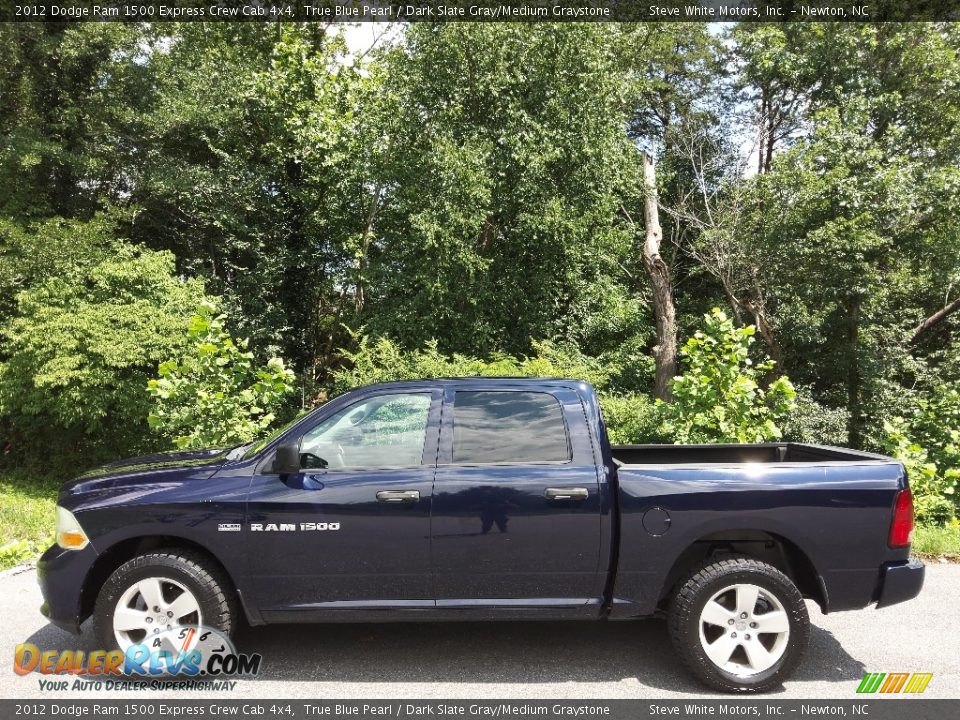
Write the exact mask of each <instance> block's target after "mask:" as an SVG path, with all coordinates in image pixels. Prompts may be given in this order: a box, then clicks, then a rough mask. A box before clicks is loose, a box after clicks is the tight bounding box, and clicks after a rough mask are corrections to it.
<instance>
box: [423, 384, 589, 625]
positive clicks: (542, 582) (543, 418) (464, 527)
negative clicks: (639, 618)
mask: <svg viewBox="0 0 960 720" xmlns="http://www.w3.org/2000/svg"><path fill="white" fill-rule="evenodd" d="M600 509H601V503H600V494H599V479H598V473H597V467H596V465H595V460H594V452H593V446H592V441H591V439H590V435H589V433H588V432H587V426H586V418H585V415H584V409H583V406H582V403H581V400H580V397H579V395H578V393H577V392H576V390H575V389H573V388H562V387H558V386H556V385H543V386H540V385H531V384H528V383H525V384H524V385H523V386H517V387H515V388H509V387H508V388H505V387H504V386H503V384H502V382H501V383H500V384H497V383H491V384H490V385H489V386H484V385H483V384H478V383H469V384H452V385H449V386H448V387H447V389H446V390H445V396H444V406H443V421H442V426H441V437H440V454H439V463H438V467H437V472H436V477H435V481H434V491H433V510H432V532H431V536H432V555H433V567H434V578H435V585H436V588H437V605H438V608H444V607H463V608H469V607H484V606H500V607H514V608H517V607H521V608H523V607H529V608H538V609H551V608H570V607H579V606H583V605H587V604H588V603H592V602H597V601H598V598H599V595H600V594H601V584H602V580H601V577H600V545H601V522H600Z"/></svg>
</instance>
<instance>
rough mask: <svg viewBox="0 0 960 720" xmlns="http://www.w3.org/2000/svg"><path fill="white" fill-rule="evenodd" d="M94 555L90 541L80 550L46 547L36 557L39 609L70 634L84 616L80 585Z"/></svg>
mask: <svg viewBox="0 0 960 720" xmlns="http://www.w3.org/2000/svg"><path fill="white" fill-rule="evenodd" d="M96 559H97V552H96V551H95V550H94V549H93V546H92V545H89V544H88V545H87V546H86V547H85V548H84V549H83V550H64V549H63V548H61V547H60V546H59V545H53V546H52V547H50V548H49V549H48V550H47V551H46V552H45V553H44V554H43V555H42V556H40V559H39V560H38V561H37V581H38V582H39V583H40V592H41V594H42V595H43V605H41V606H40V612H41V613H42V614H43V616H44V617H46V618H47V619H48V620H49V621H50V622H51V623H53V624H54V625H56V626H57V627H59V628H63V629H64V630H68V631H69V632H72V633H74V634H77V633H79V632H80V623H82V622H83V621H84V620H86V619H87V618H86V615H87V614H89V613H84V611H83V608H84V602H83V586H84V584H85V583H84V581H85V580H86V577H87V573H88V572H89V571H90V568H91V567H92V566H93V563H94V561H95V560H96Z"/></svg>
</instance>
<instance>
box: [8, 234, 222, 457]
mask: <svg viewBox="0 0 960 720" xmlns="http://www.w3.org/2000/svg"><path fill="white" fill-rule="evenodd" d="M88 244H89V247H90V251H89V252H85V251H83V249H82V248H84V247H87V244H78V246H77V247H76V248H75V250H76V254H75V255H73V256H70V257H67V258H59V259H58V262H59V263H60V264H61V265H62V267H61V268H60V271H59V272H57V273H56V274H52V275H45V276H42V277H37V278H33V279H31V284H30V285H28V286H27V287H26V289H24V290H22V291H20V292H19V293H18V294H17V295H16V297H15V308H14V314H13V316H12V317H10V318H8V319H7V321H6V322H5V323H4V325H3V327H2V328H0V340H2V346H3V356H2V359H0V419H2V423H3V424H4V425H5V426H6V427H5V435H6V441H7V447H6V448H5V450H6V452H7V453H8V454H9V455H11V456H13V457H15V458H18V459H21V460H22V459H27V460H29V459H31V458H34V459H41V458H42V461H43V463H44V464H45V465H46V466H47V467H48V469H49V464H50V462H51V461H53V460H54V459H56V458H60V457H63V458H65V460H64V462H65V463H67V464H68V465H69V467H70V468H71V469H73V470H76V467H77V465H78V464H83V463H84V462H89V461H92V460H95V459H101V458H103V457H111V456H113V457H115V456H116V455H117V454H119V453H124V452H130V451H132V450H135V449H140V448H141V447H143V442H144V441H143V438H144V435H145V433H144V432H143V430H144V420H145V418H146V414H147V408H148V401H147V398H146V397H145V396H144V393H143V386H144V385H145V384H146V382H147V379H148V378H149V377H150V375H151V374H152V372H153V369H154V368H156V365H157V363H158V362H159V361H160V360H162V359H163V358H165V357H169V355H170V354H171V352H175V351H176V349H177V348H178V347H179V346H180V345H182V343H183V340H184V333H183V325H184V324H185V322H186V321H187V318H189V317H190V313H191V312H193V310H194V309H195V308H196V307H197V304H198V303H199V302H200V301H201V300H202V299H203V285H202V283H200V281H196V280H188V281H183V280H180V279H178V278H177V276H176V275H175V272H174V258H173V255H172V254H170V253H167V252H154V251H151V250H146V249H143V248H139V247H133V246H131V245H129V244H126V243H123V242H119V241H116V240H111V239H109V238H105V237H103V236H102V235H98V237H97V240H96V242H93V241H92V240H91V241H90V243H88ZM105 247H109V252H106V251H105V250H104V248H105Z"/></svg>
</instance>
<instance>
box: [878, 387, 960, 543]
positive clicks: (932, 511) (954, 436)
mask: <svg viewBox="0 0 960 720" xmlns="http://www.w3.org/2000/svg"><path fill="white" fill-rule="evenodd" d="M884 431H885V432H886V443H885V449H886V450H887V452H889V453H890V454H891V455H893V456H894V457H895V458H897V459H898V460H900V461H901V462H902V463H903V464H904V466H905V467H906V469H907V474H908V476H909V478H910V487H911V488H912V490H913V494H914V498H915V507H916V513H917V519H918V520H919V521H921V522H926V523H936V524H942V523H945V522H947V521H949V520H951V519H953V518H955V517H956V516H957V509H958V504H960V497H958V495H960V494H958V492H957V486H958V484H960V387H958V386H957V384H955V383H954V384H941V385H939V386H936V387H934V388H932V389H931V390H930V392H928V393H925V394H924V395H923V396H922V397H920V398H919V400H917V402H916V404H915V405H914V406H913V407H912V408H908V409H907V412H906V413H905V414H904V416H902V417H895V418H893V419H891V420H890V421H888V422H886V423H884Z"/></svg>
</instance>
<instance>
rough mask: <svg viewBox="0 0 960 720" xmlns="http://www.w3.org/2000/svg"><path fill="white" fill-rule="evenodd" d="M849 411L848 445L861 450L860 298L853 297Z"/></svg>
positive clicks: (850, 305)
mask: <svg viewBox="0 0 960 720" xmlns="http://www.w3.org/2000/svg"><path fill="white" fill-rule="evenodd" d="M847 313H848V321H849V325H848V327H847V352H848V353H850V356H849V359H848V361H847V409H848V410H849V411H850V419H849V421H848V423H847V443H848V444H849V446H850V447H852V448H860V443H861V440H862V436H861V428H862V427H863V411H862V408H861V405H860V403H861V398H860V393H861V388H860V384H861V383H860V347H859V345H860V298H859V297H852V298H850V300H849V303H848V305H847Z"/></svg>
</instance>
